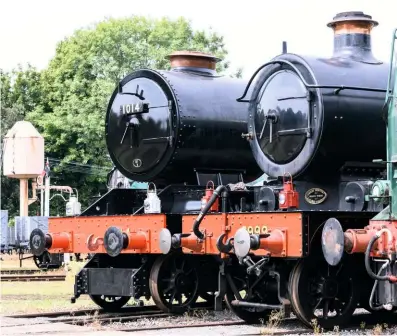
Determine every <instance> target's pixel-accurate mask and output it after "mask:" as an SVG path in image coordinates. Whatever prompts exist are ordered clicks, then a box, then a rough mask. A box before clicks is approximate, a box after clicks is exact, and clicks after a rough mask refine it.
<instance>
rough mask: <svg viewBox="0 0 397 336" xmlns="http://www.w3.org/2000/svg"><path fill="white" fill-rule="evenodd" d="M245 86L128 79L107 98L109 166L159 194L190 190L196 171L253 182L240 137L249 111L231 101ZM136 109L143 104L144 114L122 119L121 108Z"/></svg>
mask: <svg viewBox="0 0 397 336" xmlns="http://www.w3.org/2000/svg"><path fill="white" fill-rule="evenodd" d="M245 84H246V82H245V81H243V80H239V79H232V78H228V77H219V76H213V75H211V74H209V73H207V72H203V73H200V72H197V71H196V72H193V71H181V69H179V70H177V71H176V70H173V71H154V70H139V71H136V72H133V73H131V74H130V75H128V76H127V77H125V78H124V79H123V80H122V81H121V82H120V85H119V87H118V88H117V89H116V90H115V92H114V93H113V95H112V97H111V99H110V102H109V106H108V111H107V115H106V143H107V147H108V150H109V154H110V157H111V159H112V161H113V162H114V164H115V165H116V167H117V169H119V170H120V172H121V173H122V174H123V175H125V176H126V177H128V178H130V179H132V180H135V181H144V182H149V181H154V182H155V183H156V184H158V185H159V186H161V185H163V186H164V185H168V184H170V183H190V184H196V183H197V177H196V173H195V170H198V171H201V170H208V169H210V170H212V171H218V170H220V169H222V170H225V169H226V170H239V171H241V172H243V173H244V178H245V179H246V180H247V181H248V180H253V179H255V178H257V177H259V176H260V175H261V172H260V169H259V167H258V166H257V164H256V162H255V160H254V159H253V157H252V153H251V150H250V148H249V144H248V143H247V141H246V140H245V139H243V138H242V137H241V134H242V133H245V132H246V129H247V106H246V104H241V103H237V102H236V100H235V98H236V97H237V96H238V94H239V93H240V92H241V90H242V89H243V88H244V85H245ZM142 90H143V91H142ZM120 92H121V93H120ZM136 92H138V94H136ZM139 102H142V103H148V104H149V111H148V113H140V114H136V115H123V114H122V113H121V112H120V109H121V105H124V104H136V103H139ZM134 165H135V166H134Z"/></svg>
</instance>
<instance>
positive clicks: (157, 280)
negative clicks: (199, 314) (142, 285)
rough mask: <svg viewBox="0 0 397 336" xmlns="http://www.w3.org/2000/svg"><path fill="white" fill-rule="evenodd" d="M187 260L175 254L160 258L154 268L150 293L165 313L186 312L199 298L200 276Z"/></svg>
mask: <svg viewBox="0 0 397 336" xmlns="http://www.w3.org/2000/svg"><path fill="white" fill-rule="evenodd" d="M186 258H189V257H187V256H180V253H179V252H175V253H172V254H168V255H164V256H161V257H159V258H158V259H156V261H155V262H154V264H153V266H152V269H151V273H150V279H151V281H150V282H149V288H150V292H151V294H152V298H153V300H154V302H155V304H156V305H157V306H158V307H159V308H160V309H162V310H163V311H165V312H175V313H179V312H184V311H185V310H186V309H188V308H189V307H190V306H191V305H192V304H194V303H195V302H196V299H197V297H198V275H197V272H196V269H195V268H194V266H193V265H191V264H190V263H189V261H187V260H186ZM185 270H186V271H187V272H185ZM184 297H185V298H184Z"/></svg>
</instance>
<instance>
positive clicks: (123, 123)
mask: <svg viewBox="0 0 397 336" xmlns="http://www.w3.org/2000/svg"><path fill="white" fill-rule="evenodd" d="M377 24H378V23H377V22H376V21H374V20H372V17H370V16H369V15H365V14H363V13H362V12H347V13H340V14H338V15H337V16H336V17H335V18H334V19H333V21H332V22H330V23H329V24H328V26H329V27H331V28H332V29H333V30H334V54H333V55H332V57H330V58H320V57H306V56H301V55H296V54H291V53H287V51H286V50H284V52H283V53H282V54H281V55H279V56H277V57H275V58H273V59H272V60H271V61H269V62H267V63H266V64H264V65H263V66H261V67H260V68H259V69H258V70H257V71H256V73H255V74H254V75H253V76H252V78H251V79H250V80H249V81H244V80H241V79H232V78H226V77H222V76H219V75H217V73H216V70H215V68H216V62H217V61H218V59H216V58H215V57H213V56H211V55H208V54H204V53H199V52H175V53H173V54H172V55H171V56H170V61H171V70H170V71H158V70H150V69H143V70H138V71H135V72H133V73H131V74H130V75H128V76H127V77H126V78H124V79H123V80H122V81H121V82H120V83H119V85H118V87H117V88H116V89H115V91H114V93H113V95H112V97H111V99H110V102H109V106H108V109H107V113H106V126H105V127H106V129H105V137H106V144H107V147H108V150H109V154H110V157H111V159H112V161H113V163H114V165H115V166H116V168H117V170H118V171H120V172H121V173H122V174H123V175H124V176H125V177H127V178H129V179H131V180H133V181H140V182H148V183H149V184H148V188H147V189H146V190H145V189H131V188H115V189H110V190H109V191H108V193H107V194H106V195H104V196H103V197H102V198H101V199H99V200H97V201H96V202H95V203H94V204H92V205H91V206H90V207H89V208H87V209H86V210H85V211H84V212H83V213H82V214H81V215H80V216H78V217H74V218H50V220H49V221H50V224H49V226H50V229H49V233H48V234H44V233H43V232H42V231H40V230H34V231H33V232H32V234H31V237H30V244H31V247H32V251H33V252H34V253H35V254H36V255H41V254H42V253H43V252H44V251H49V252H51V253H94V256H93V257H92V259H90V261H89V262H88V263H87V264H86V265H85V267H84V268H83V269H82V270H81V271H80V272H79V274H78V275H76V281H75V293H74V297H73V298H72V302H74V301H75V300H76V299H77V298H78V297H79V296H80V295H82V294H88V295H90V297H91V298H92V300H93V301H94V302H96V303H97V304H98V305H99V306H101V307H102V308H104V309H107V310H115V309H120V308H121V307H122V306H124V305H125V304H126V303H127V302H128V301H129V300H130V298H131V297H132V298H134V299H140V298H142V297H144V298H146V299H149V298H152V299H153V300H154V302H155V303H156V305H157V306H158V307H160V308H161V309H162V310H164V311H167V312H174V313H181V312H183V311H186V309H188V308H190V307H192V306H194V305H195V304H196V302H197V301H198V297H201V298H202V299H204V300H206V301H207V302H209V303H211V304H214V307H215V310H219V309H222V307H223V302H226V305H227V306H228V308H229V309H231V310H232V311H233V312H234V313H235V314H237V315H238V316H239V317H240V318H242V319H243V320H245V321H247V322H257V321H259V320H260V319H266V318H267V317H268V316H269V312H270V311H271V310H272V309H281V310H283V311H284V314H285V315H286V316H287V315H288V314H289V313H291V311H293V312H294V314H295V315H296V316H297V317H298V318H299V319H300V320H301V321H302V322H303V323H305V324H307V325H310V324H311V321H312V319H313V318H318V324H319V325H320V326H322V327H323V328H332V327H333V326H334V325H338V326H342V325H343V324H345V323H347V322H348V321H349V318H350V316H351V315H352V314H353V312H354V310H355V309H356V307H358V306H360V305H361V306H364V307H365V308H367V309H368V310H371V304H369V305H368V298H369V297H370V293H371V285H372V280H371V278H370V277H369V276H368V274H367V272H366V269H365V267H364V261H363V260H364V258H363V256H362V255H361V254H353V255H344V256H343V258H342V260H340V261H339V260H338V261H339V262H338V267H331V266H332V265H330V263H329V260H330V257H329V254H326V255H325V258H324V256H323V254H322V253H321V251H322V250H324V249H325V247H324V246H325V245H324V244H323V241H322V237H323V236H324V233H323V231H322V228H324V229H323V230H325V228H329V225H328V226H324V224H325V223H326V222H327V220H329V219H330V218H334V219H335V220H338V223H340V227H341V228H342V229H343V230H344V229H346V228H347V227H349V228H351V229H361V228H363V227H365V226H366V225H368V223H369V221H370V219H371V218H373V217H374V216H375V215H376V214H377V213H378V212H379V211H382V210H383V208H384V206H385V205H384V202H383V201H382V200H383V199H381V198H379V197H378V198H373V197H370V195H371V190H372V188H373V187H374V185H375V184H376V183H375V182H376V181H377V180H382V179H384V178H385V173H386V167H385V164H384V163H382V162H381V163H379V162H378V163H374V162H372V160H373V159H374V158H378V157H384V156H385V155H386V136H385V122H384V119H383V117H384V115H383V114H382V113H383V111H384V100H385V96H386V92H387V79H388V71H389V64H386V63H384V62H381V61H379V60H377V59H375V57H374V56H373V55H372V52H371V36H370V32H371V30H372V28H373V27H375V26H376V25H377ZM253 83H255V84H254V86H253V89H252V90H251V92H250V88H251V86H252V84H253ZM241 94H242V96H241ZM247 95H249V99H246V96H247ZM240 96H241V97H240ZM239 97H240V98H239ZM369 134H370V135H371V136H369ZM264 173H265V174H266V175H268V176H269V178H268V179H267V181H265V182H263V185H259V186H257V185H249V184H248V182H252V181H254V180H255V179H256V178H258V177H259V176H261V175H263V174H264ZM302 195H303V196H304V198H303V199H302V197H301V196H302ZM340 231H341V230H339V231H338V232H340ZM331 245H332V244H331ZM327 246H329V245H327ZM392 288H395V287H392ZM394 290H395V289H394ZM394 293H396V292H394ZM393 295H394V296H395V295H396V294H393ZM372 297H373V295H372V296H371V298H372ZM385 298H386V296H385V295H383V294H382V293H381V292H379V293H378V295H377V300H378V301H379V302H378V303H382V304H384V302H383V301H384V300H386V299H385ZM395 301H397V300H396V299H394V301H393V302H394V303H393V305H394V306H396V304H395ZM319 309H322V312H323V313H322V315H320V316H317V313H318V310H319ZM330 313H336V315H335V316H331V315H330Z"/></svg>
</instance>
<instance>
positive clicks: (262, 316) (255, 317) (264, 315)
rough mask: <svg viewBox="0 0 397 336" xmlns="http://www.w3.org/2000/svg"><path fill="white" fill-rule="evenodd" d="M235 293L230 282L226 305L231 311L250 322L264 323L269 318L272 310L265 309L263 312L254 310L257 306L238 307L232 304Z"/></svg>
mask: <svg viewBox="0 0 397 336" xmlns="http://www.w3.org/2000/svg"><path fill="white" fill-rule="evenodd" d="M235 299H236V298H235V296H234V293H233V291H232V289H231V288H230V285H229V283H227V289H226V294H225V302H226V306H227V307H228V309H230V311H231V312H232V313H233V314H235V315H236V316H237V317H239V318H241V319H242V320H244V321H245V322H247V323H248V324H264V323H266V322H267V320H268V319H269V316H270V313H271V310H264V311H261V312H256V311H253V309H255V308H251V310H248V309H250V308H244V307H236V306H233V305H232V301H233V300H235Z"/></svg>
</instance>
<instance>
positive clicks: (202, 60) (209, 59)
mask: <svg viewBox="0 0 397 336" xmlns="http://www.w3.org/2000/svg"><path fill="white" fill-rule="evenodd" d="M168 58H169V59H170V62H171V69H172V70H173V71H192V72H199V73H205V74H210V75H216V70H215V69H216V63H217V62H219V61H220V59H219V58H217V57H215V56H213V55H210V54H206V53H203V52H200V51H186V50H183V51H175V52H173V53H172V54H171V55H169V56H168Z"/></svg>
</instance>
